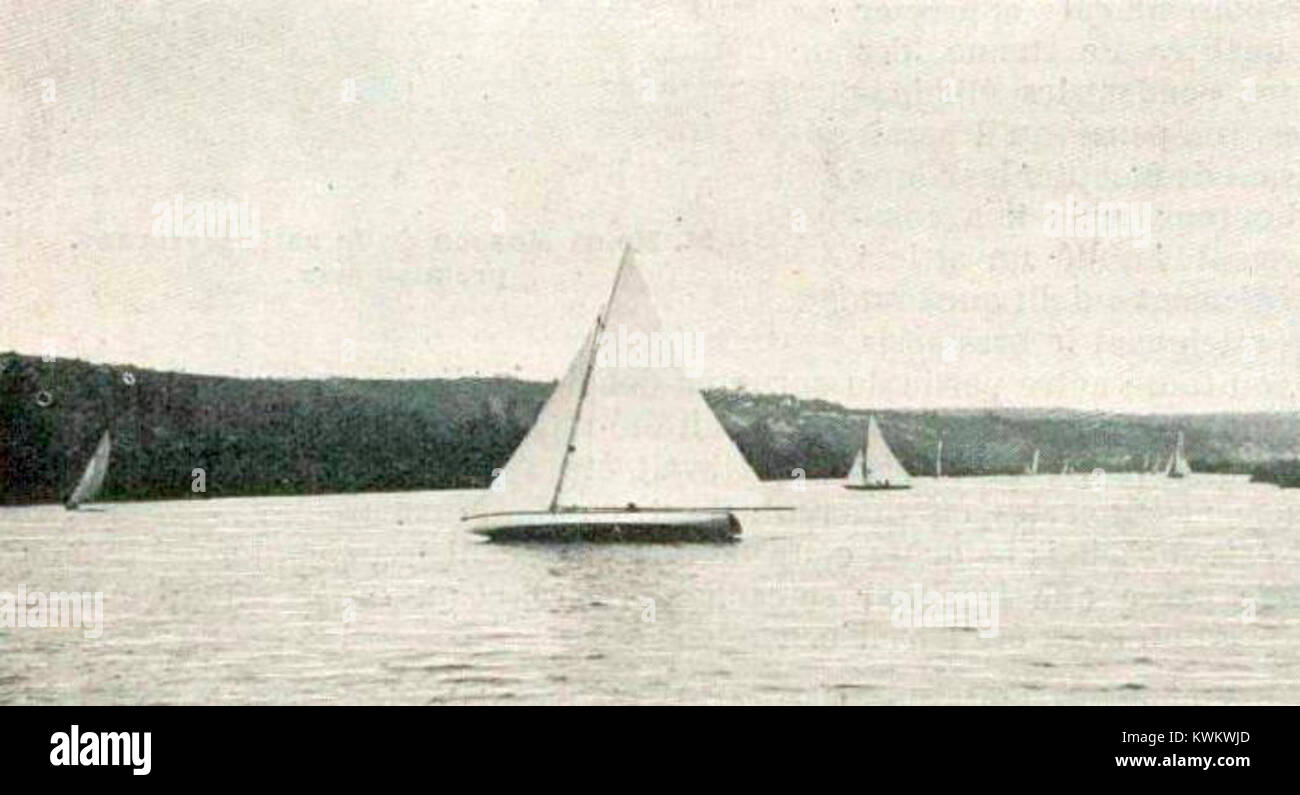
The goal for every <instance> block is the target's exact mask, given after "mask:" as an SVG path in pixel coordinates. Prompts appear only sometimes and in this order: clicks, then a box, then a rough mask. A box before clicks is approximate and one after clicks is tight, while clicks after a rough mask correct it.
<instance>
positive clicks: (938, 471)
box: [934, 439, 943, 478]
mask: <svg viewBox="0 0 1300 795" xmlns="http://www.w3.org/2000/svg"><path fill="white" fill-rule="evenodd" d="M934 476H935V477H936V478H941V477H943V439H940V440H939V449H937V450H935V452H934Z"/></svg>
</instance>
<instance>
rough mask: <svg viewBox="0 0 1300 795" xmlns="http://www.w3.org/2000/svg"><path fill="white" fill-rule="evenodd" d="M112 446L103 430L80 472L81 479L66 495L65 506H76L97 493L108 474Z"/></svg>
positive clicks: (106, 432) (89, 499)
mask: <svg viewBox="0 0 1300 795" xmlns="http://www.w3.org/2000/svg"><path fill="white" fill-rule="evenodd" d="M112 446H113V445H112V440H111V439H110V438H109V434H108V431H104V435H103V436H101V437H99V444H98V445H97V446H96V447H95V454H94V455H92V456H91V457H90V463H88V464H86V469H85V471H84V472H82V473H81V480H79V481H77V486H76V488H74V489H73V490H72V494H70V495H68V501H67V503H66V505H67V507H69V508H76V507H77V506H78V505H81V504H82V503H85V502H90V501H91V500H93V499H95V497H96V496H97V495H98V494H99V489H100V488H101V487H102V486H103V485H104V476H105V475H106V474H108V455H109V451H110V450H111V448H112Z"/></svg>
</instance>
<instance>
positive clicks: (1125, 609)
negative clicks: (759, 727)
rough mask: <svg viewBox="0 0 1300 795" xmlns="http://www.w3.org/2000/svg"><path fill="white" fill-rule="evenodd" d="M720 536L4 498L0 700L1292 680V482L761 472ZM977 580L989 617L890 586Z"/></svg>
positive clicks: (496, 696) (934, 692) (753, 698)
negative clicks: (21, 605) (53, 621)
mask: <svg viewBox="0 0 1300 795" xmlns="http://www.w3.org/2000/svg"><path fill="white" fill-rule="evenodd" d="M767 488H770V489H772V490H774V491H777V490H779V491H781V492H783V494H782V496H783V497H784V498H785V500H786V501H787V502H788V501H791V500H792V501H794V502H795V503H796V504H798V505H799V506H800V510H798V511H796V512H794V513H789V514H756V515H750V516H747V517H745V518H744V521H745V534H744V536H743V539H744V540H743V541H742V542H741V543H739V544H731V545H681V546H658V545H653V546H651V545H647V546H619V545H576V544H575V545H560V546H546V545H495V544H489V543H486V542H484V541H482V540H481V539H479V538H478V537H476V536H472V535H470V534H468V533H465V532H463V530H462V528H461V527H460V526H459V525H458V523H457V521H456V517H458V516H459V514H460V512H461V510H462V508H463V507H464V506H465V504H466V503H467V501H469V500H472V499H473V497H474V496H475V495H473V494H472V493H470V492H434V493H418V494H417V493H407V494H380V495H340V496H329V497H301V498H265V499H235V500H208V501H199V500H196V501H192V502H164V503H133V504H125V503H123V504H112V505H107V506H105V510H104V511H102V512H98V513H90V512H84V513H68V512H66V511H64V510H63V509H62V508H60V507H58V506H40V507H34V508H10V509H3V510H0V591H7V592H15V591H16V590H17V589H18V587H19V586H26V588H27V590H28V591H29V592H33V591H46V592H63V591H102V592H103V593H104V611H105V617H104V633H103V636H102V637H101V638H99V639H98V640H88V639H86V638H85V637H84V636H83V634H82V632H81V631H80V630H78V629H74V628H55V629H33V628H22V629H19V628H5V627H0V703H3V704H28V703H36V704H43V703H94V704H100V703H171V704H175V703H343V704H351V703H413V704H459V703H679V702H690V703H699V702H705V703H796V704H797V703H813V704H824V703H829V704H839V703H1058V702H1068V703H1098V704H1109V703H1198V704H1199V703H1295V702H1296V701H1297V700H1300V653H1298V652H1300V640H1298V639H1297V638H1298V636H1297V629H1298V625H1300V622H1298V621H1297V608H1300V565H1298V564H1300V537H1298V534H1297V532H1296V528H1297V527H1300V522H1298V521H1297V519H1300V491H1283V490H1280V489H1276V488H1272V487H1268V486H1260V485H1251V484H1248V483H1246V482H1245V480H1244V478H1232V477H1216V476H1208V475H1197V476H1194V477H1192V478H1190V479H1188V480H1184V481H1170V480H1168V479H1165V478H1159V477H1151V476H1133V475H1109V476H1106V477H1104V478H1097V477H1090V476H1088V475H1081V476H1077V477H1060V476H1046V477H1039V478H1027V477H1017V478H978V479H951V480H943V481H938V482H936V481H934V480H932V479H920V480H918V481H917V482H916V486H915V487H914V488H913V489H912V490H910V491H904V492H851V491H846V490H844V489H841V488H839V486H838V484H833V483H818V482H810V483H808V484H807V487H806V489H805V490H803V491H797V490H795V489H794V488H792V487H791V486H790V485H789V484H768V486H767ZM914 586H921V587H922V588H924V589H925V590H926V591H930V590H934V591H939V592H984V593H995V594H997V595H998V596H999V600H1000V611H999V628H998V632H997V636H996V637H991V638H990V637H980V634H979V633H978V632H975V631H973V630H972V629H970V628H965V627H943V628H918V629H911V628H900V627H896V626H895V625H894V623H893V622H891V611H892V609H893V608H892V605H893V595H894V594H895V593H896V592H910V591H911V589H913V587H914Z"/></svg>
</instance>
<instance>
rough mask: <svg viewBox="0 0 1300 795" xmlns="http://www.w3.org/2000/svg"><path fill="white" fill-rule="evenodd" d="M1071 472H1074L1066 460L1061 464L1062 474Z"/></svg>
mask: <svg viewBox="0 0 1300 795" xmlns="http://www.w3.org/2000/svg"><path fill="white" fill-rule="evenodd" d="M1072 472H1074V470H1073V469H1071V468H1070V462H1069V461H1068V460H1067V461H1066V462H1065V463H1064V464H1061V474H1062V475H1069V474H1071V473H1072Z"/></svg>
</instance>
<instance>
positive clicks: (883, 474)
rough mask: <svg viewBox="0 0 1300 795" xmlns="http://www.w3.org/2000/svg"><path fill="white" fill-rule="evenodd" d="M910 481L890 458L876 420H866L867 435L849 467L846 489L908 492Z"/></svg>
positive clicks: (892, 455)
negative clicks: (906, 490)
mask: <svg viewBox="0 0 1300 795" xmlns="http://www.w3.org/2000/svg"><path fill="white" fill-rule="evenodd" d="M911 487H912V478H911V476H910V475H908V474H907V470H906V469H904V468H903V465H902V464H901V463H899V461H898V459H897V458H895V457H894V454H893V452H892V451H891V450H890V449H889V445H888V444H886V443H885V436H884V434H882V433H881V432H880V426H879V425H877V424H876V418H875V417H871V418H870V419H868V420H867V435H866V436H865V437H864V438H863V440H862V447H861V448H859V449H858V454H857V455H856V456H855V457H854V458H853V465H852V466H851V467H849V478H848V482H846V483H845V484H844V488H846V489H910V488H911Z"/></svg>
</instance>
